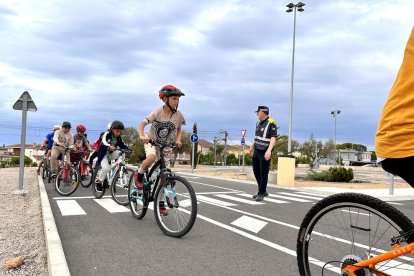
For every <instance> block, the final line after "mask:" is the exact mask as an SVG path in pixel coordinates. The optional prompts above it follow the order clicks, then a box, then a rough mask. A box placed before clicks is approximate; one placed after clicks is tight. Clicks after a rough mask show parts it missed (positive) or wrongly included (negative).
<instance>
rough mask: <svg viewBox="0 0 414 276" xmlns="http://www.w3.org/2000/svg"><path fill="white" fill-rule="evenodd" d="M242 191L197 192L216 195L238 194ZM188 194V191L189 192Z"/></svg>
mask: <svg viewBox="0 0 414 276" xmlns="http://www.w3.org/2000/svg"><path fill="white" fill-rule="evenodd" d="M238 193H240V192H238V191H237V192H202V193H196V194H197V195H215V194H238ZM187 194H188V193H187Z"/></svg>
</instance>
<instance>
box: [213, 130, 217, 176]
mask: <svg viewBox="0 0 414 276" xmlns="http://www.w3.org/2000/svg"><path fill="white" fill-rule="evenodd" d="M213 142H214V168H215V167H216V162H217V137H214V140H213Z"/></svg>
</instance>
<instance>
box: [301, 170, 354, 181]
mask: <svg viewBox="0 0 414 276" xmlns="http://www.w3.org/2000/svg"><path fill="white" fill-rule="evenodd" d="M308 178H310V179H312V180H316V181H328V182H350V181H351V180H352V179H354V172H353V171H352V169H351V168H349V169H345V168H344V167H331V168H329V169H328V170H327V171H321V172H315V171H309V172H308Z"/></svg>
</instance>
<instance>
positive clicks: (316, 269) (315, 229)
mask: <svg viewBox="0 0 414 276" xmlns="http://www.w3.org/2000/svg"><path fill="white" fill-rule="evenodd" d="M367 218H368V219H367ZM383 224H387V225H385V226H384V225H383ZM348 227H349V229H348ZM413 227H414V226H413V223H412V222H411V221H410V220H409V219H408V218H407V217H406V216H405V215H404V214H403V213H401V212H400V211H399V210H397V209H396V208H394V207H393V206H391V205H389V204H387V203H385V202H383V201H381V200H379V199H377V198H374V197H372V196H368V195H362V194H357V193H341V194H335V195H332V196H329V197H327V198H324V199H323V200H321V201H319V202H318V203H317V204H315V205H314V206H313V207H312V208H311V209H310V210H309V211H308V213H307V214H306V216H305V218H304V219H303V221H302V224H301V226H300V229H299V233H298V237H297V244H296V252H297V263H298V268H299V272H300V275H305V276H310V275H321V272H322V273H323V274H324V275H328V274H325V273H335V275H338V272H339V274H340V271H341V268H343V267H344V266H346V264H352V263H356V262H359V261H362V260H363V259H366V256H372V254H374V255H378V254H379V252H385V251H388V250H391V249H392V248H393V247H392V246H391V237H392V236H394V237H396V236H399V235H400V234H401V233H403V232H406V231H408V230H410V229H412V228H413ZM348 231H350V232H348ZM383 231H384V232H383ZM330 232H332V234H331V233H330ZM372 234H373V235H372ZM348 239H349V240H351V241H348ZM411 239H412V238H410V241H409V242H411ZM314 244H315V245H314ZM366 244H368V245H366ZM350 245H351V246H350ZM330 261H331V262H335V263H339V264H335V265H333V266H329V265H326V264H327V263H328V262H330ZM389 265H390V264H388V263H385V264H384V263H383V264H378V266H377V269H384V270H387V273H389V271H392V270H390V267H389ZM385 266H386V268H384V267H385ZM323 268H325V269H326V270H323ZM401 268H403V267H402V266H400V267H399V268H398V270H400V269H401ZM393 269H395V268H393ZM399 272H400V273H401V271H399ZM359 273H360V275H370V274H369V269H367V268H364V269H360V270H359ZM329 275H330V274H329ZM387 275H388V274H387ZM396 275H398V273H397V274H396Z"/></svg>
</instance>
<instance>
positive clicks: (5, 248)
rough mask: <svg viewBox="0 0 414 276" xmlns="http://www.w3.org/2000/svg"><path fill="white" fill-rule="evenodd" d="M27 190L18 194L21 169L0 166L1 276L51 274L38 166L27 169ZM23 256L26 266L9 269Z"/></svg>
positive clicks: (25, 184) (25, 187) (25, 183)
mask: <svg viewBox="0 0 414 276" xmlns="http://www.w3.org/2000/svg"><path fill="white" fill-rule="evenodd" d="M24 190H25V191H26V192H27V193H26V195H18V194H16V192H18V191H19V168H3V169H0V263H1V267H0V275H30V276H31V275H49V273H48V269H47V251H46V243H45V236H44V230H43V221H42V211H41V202H40V194H39V186H38V180H37V174H36V168H34V167H30V168H25V177H24ZM16 257H21V259H22V260H23V265H21V266H20V267H18V268H16V269H7V268H6V262H7V261H9V260H10V259H13V258H16Z"/></svg>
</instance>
